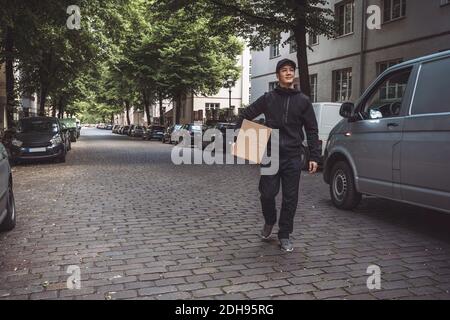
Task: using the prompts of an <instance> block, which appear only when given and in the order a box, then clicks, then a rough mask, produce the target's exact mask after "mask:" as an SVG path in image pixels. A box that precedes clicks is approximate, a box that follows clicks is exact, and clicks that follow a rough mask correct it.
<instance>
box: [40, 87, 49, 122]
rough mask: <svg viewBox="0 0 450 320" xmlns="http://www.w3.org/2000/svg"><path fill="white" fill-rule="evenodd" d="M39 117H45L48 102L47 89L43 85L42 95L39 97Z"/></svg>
mask: <svg viewBox="0 0 450 320" xmlns="http://www.w3.org/2000/svg"><path fill="white" fill-rule="evenodd" d="M39 96H40V99H39V116H41V117H45V101H46V100H47V87H46V86H45V84H43V83H41V94H40V95H39Z"/></svg>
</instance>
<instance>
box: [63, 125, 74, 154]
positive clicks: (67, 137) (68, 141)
mask: <svg viewBox="0 0 450 320" xmlns="http://www.w3.org/2000/svg"><path fill="white" fill-rule="evenodd" d="M61 129H62V130H61V131H62V133H63V136H64V145H65V146H66V152H69V151H70V150H71V149H72V141H71V139H70V135H71V134H70V132H69V129H68V128H67V126H66V124H65V123H64V122H61Z"/></svg>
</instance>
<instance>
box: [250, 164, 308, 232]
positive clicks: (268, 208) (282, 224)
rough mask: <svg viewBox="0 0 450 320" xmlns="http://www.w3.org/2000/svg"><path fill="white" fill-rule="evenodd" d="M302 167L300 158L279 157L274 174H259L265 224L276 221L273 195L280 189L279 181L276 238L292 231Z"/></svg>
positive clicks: (271, 223) (272, 223)
mask: <svg viewBox="0 0 450 320" xmlns="http://www.w3.org/2000/svg"><path fill="white" fill-rule="evenodd" d="M301 169H302V158H301V157H300V156H299V157H294V158H286V157H280V166H279V170H278V173H277V174H275V175H266V176H264V175H261V179H260V181H259V192H260V193H261V205H262V211H263V215H264V219H265V221H266V224H268V225H274V224H275V223H276V222H277V210H276V207H275V197H276V196H277V194H278V192H279V191H280V183H281V188H282V194H283V201H282V204H281V212H280V220H279V223H278V226H279V231H278V238H279V239H285V238H289V234H291V233H292V231H293V225H294V216H295V211H296V210H297V203H298V189H299V183H300V175H301Z"/></svg>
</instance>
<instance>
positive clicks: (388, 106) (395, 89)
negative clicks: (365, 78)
mask: <svg viewBox="0 0 450 320" xmlns="http://www.w3.org/2000/svg"><path fill="white" fill-rule="evenodd" d="M411 71H412V68H408V69H404V70H400V71H397V72H394V73H391V74H389V75H388V76H387V77H385V78H384V79H383V80H382V81H381V82H380V83H378V85H377V86H376V87H375V88H374V89H373V90H372V93H371V94H370V95H369V96H368V98H367V99H366V100H365V103H364V107H363V109H362V110H363V115H364V118H365V119H380V118H392V117H398V116H399V115H400V109H401V106H402V101H403V95H404V93H405V90H406V86H407V84H408V81H409V77H410V75H411Z"/></svg>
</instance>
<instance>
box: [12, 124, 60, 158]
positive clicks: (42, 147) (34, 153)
mask: <svg viewBox="0 0 450 320" xmlns="http://www.w3.org/2000/svg"><path fill="white" fill-rule="evenodd" d="M66 134H67V129H64V128H63V126H62V125H61V123H60V122H59V119H58V118H51V117H33V118H24V119H21V120H19V122H18V126H17V129H16V132H15V134H14V135H13V138H12V140H11V157H12V162H19V161H22V160H39V159H55V160H56V161H58V162H65V161H66V153H67V145H66V143H65V141H66V137H67V136H66Z"/></svg>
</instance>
